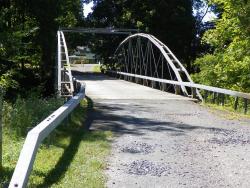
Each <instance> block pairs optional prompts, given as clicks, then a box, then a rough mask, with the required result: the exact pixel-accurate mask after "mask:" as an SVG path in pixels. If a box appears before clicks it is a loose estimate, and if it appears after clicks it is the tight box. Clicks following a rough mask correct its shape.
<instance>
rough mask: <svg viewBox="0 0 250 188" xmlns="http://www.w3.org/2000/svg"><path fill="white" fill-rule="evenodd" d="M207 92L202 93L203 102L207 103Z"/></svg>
mask: <svg viewBox="0 0 250 188" xmlns="http://www.w3.org/2000/svg"><path fill="white" fill-rule="evenodd" d="M208 95H209V92H208V91H207V90H205V91H204V102H205V103H206V102H207V98H208Z"/></svg>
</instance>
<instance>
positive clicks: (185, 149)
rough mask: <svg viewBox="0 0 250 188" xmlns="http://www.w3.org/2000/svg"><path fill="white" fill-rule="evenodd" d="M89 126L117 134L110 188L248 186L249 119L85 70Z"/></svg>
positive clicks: (249, 168)
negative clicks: (89, 105)
mask: <svg viewBox="0 0 250 188" xmlns="http://www.w3.org/2000/svg"><path fill="white" fill-rule="evenodd" d="M78 78H80V79H82V80H84V81H85V82H86V84H87V95H88V96H89V97H90V98H91V99H92V100H93V102H94V109H93V111H91V113H89V115H88V118H89V121H88V122H89V123H90V125H91V129H105V130H111V131H113V132H114V133H115V135H116V137H115V138H114V140H113V142H112V153H111V155H110V157H109V166H108V168H107V170H106V174H107V176H108V182H107V187H117V188H122V187H146V188H147V187H150V188H151V187H174V188H175V187H176V188H177V187H178V188H179V187H189V188H190V187H248V186H249V185H250V179H249V176H250V137H249V135H250V126H249V125H250V120H249V119H243V118H241V119H230V118H229V117H228V114H225V113H221V112H218V111H215V112H211V111H209V110H208V109H207V108H205V107H202V106H200V105H199V104H196V103H194V102H192V101H189V99H187V98H185V97H181V96H175V95H172V94H168V93H163V92H161V91H157V90H154V89H151V88H146V87H143V86H140V85H136V84H133V83H129V82H125V81H121V80H116V79H113V78H108V77H105V76H97V75H91V74H87V75H85V76H78Z"/></svg>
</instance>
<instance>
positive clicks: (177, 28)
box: [88, 0, 196, 69]
mask: <svg viewBox="0 0 250 188" xmlns="http://www.w3.org/2000/svg"><path fill="white" fill-rule="evenodd" d="M95 3H96V4H95V7H94V9H93V10H94V11H93V13H92V14H91V15H90V16H89V18H88V22H89V24H90V25H92V26H94V27H117V28H137V29H140V30H141V31H142V32H149V33H150V34H153V35H156V36H157V38H159V39H160V40H162V41H163V42H164V43H166V44H167V45H168V46H169V47H170V48H171V49H172V50H173V51H174V52H175V53H176V54H177V56H178V57H180V58H181V59H182V61H183V62H184V63H186V65H187V66H188V68H189V69H190V67H191V65H190V62H191V59H192V58H193V57H192V56H190V54H191V53H190V51H191V49H192V48H191V45H192V41H193V40H194V38H195V33H196V32H195V19H194V17H193V15H192V1H191V0H187V1H175V0H155V1H151V0H146V1H145V0H126V1H125V0H118V1H112V0H97V1H95ZM120 41H121V39H120V38H118V39H117V38H115V37H112V39H110V38H109V39H105V38H104V39H102V40H101V42H102V43H101V44H100V43H98V42H100V39H98V40H97V41H94V44H95V47H96V46H97V47H96V49H97V52H99V53H100V51H101V50H102V52H101V55H102V56H103V57H107V55H108V54H109V56H110V55H111V54H112V53H113V52H114V50H115V49H114V48H115V47H116V46H117V45H118V43H119V42H120ZM110 44H112V45H110ZM99 45H100V46H102V48H101V50H99V49H100V48H99V47H98V46H99Z"/></svg>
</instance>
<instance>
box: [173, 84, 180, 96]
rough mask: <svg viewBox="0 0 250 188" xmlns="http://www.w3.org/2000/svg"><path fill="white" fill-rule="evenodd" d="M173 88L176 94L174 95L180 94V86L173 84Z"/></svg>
mask: <svg viewBox="0 0 250 188" xmlns="http://www.w3.org/2000/svg"><path fill="white" fill-rule="evenodd" d="M174 89H175V94H176V95H180V94H181V87H180V86H178V85H175V86H174Z"/></svg>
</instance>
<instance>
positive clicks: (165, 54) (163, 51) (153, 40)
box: [115, 33, 202, 100]
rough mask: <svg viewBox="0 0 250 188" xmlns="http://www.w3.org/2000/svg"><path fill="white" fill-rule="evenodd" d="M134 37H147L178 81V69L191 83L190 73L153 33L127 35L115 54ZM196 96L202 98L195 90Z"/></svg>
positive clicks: (184, 91)
mask: <svg viewBox="0 0 250 188" xmlns="http://www.w3.org/2000/svg"><path fill="white" fill-rule="evenodd" d="M136 37H142V38H146V39H148V40H149V41H150V42H151V43H153V44H154V46H155V47H156V48H158V50H159V51H160V52H161V54H162V56H163V57H164V58H165V60H166V61H167V63H168V65H169V66H170V67H171V69H172V70H173V72H174V74H175V76H176V78H177V80H178V82H183V80H182V78H181V75H180V73H179V71H182V72H184V74H185V75H186V77H187V79H188V81H189V82H190V83H193V81H192V79H191V77H190V75H189V74H188V72H187V70H186V68H185V67H184V66H183V65H182V64H181V62H180V61H179V60H178V59H177V58H176V56H175V55H174V54H173V52H172V51H170V49H169V48H168V47H167V46H166V45H165V44H163V43H162V42H161V41H160V40H158V39H157V38H156V37H154V36H153V35H150V34H145V33H137V34H133V35H130V36H128V37H127V38H126V39H124V40H123V41H122V42H121V43H120V44H119V46H118V47H117V49H116V51H115V55H116V54H117V52H118V51H119V50H120V48H121V47H122V46H123V45H125V44H126V43H127V42H129V41H130V40H131V39H133V38H136ZM170 55H171V57H172V59H171V58H170ZM173 61H175V63H177V64H178V66H179V67H180V68H179V69H178V68H177V67H176V66H175V64H174V63H173ZM181 89H182V92H183V93H184V94H185V95H188V92H187V90H186V87H185V86H183V85H181ZM197 94H198V97H199V98H200V99H201V100H202V97H201V95H200V94H199V92H198V91H197Z"/></svg>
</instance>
